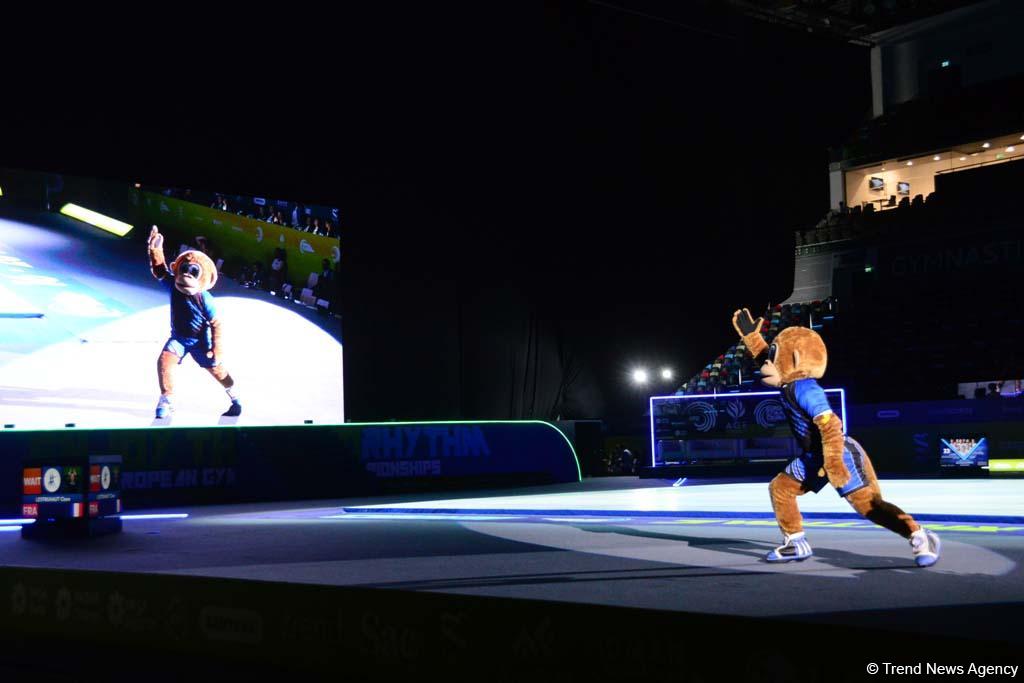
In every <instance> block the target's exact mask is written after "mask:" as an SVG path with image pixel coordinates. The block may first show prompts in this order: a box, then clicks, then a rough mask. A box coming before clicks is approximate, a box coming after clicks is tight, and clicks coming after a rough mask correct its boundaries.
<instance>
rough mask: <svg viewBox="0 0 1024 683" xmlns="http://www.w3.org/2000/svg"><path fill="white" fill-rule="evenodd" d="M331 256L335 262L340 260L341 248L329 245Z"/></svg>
mask: <svg viewBox="0 0 1024 683" xmlns="http://www.w3.org/2000/svg"><path fill="white" fill-rule="evenodd" d="M331 258H332V259H334V262H335V263H337V262H338V261H340V260H341V249H339V248H338V247H331Z"/></svg>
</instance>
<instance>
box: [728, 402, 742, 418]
mask: <svg viewBox="0 0 1024 683" xmlns="http://www.w3.org/2000/svg"><path fill="white" fill-rule="evenodd" d="M725 412H726V413H728V415H729V417H731V418H732V419H733V420H738V419H740V418H741V417H743V416H745V415H746V414H747V409H746V408H745V407H744V406H743V404H742V403H741V402H740V401H729V403H727V404H726V406H725Z"/></svg>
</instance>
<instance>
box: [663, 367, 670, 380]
mask: <svg viewBox="0 0 1024 683" xmlns="http://www.w3.org/2000/svg"><path fill="white" fill-rule="evenodd" d="M661 378H662V379H672V368H662V369H661Z"/></svg>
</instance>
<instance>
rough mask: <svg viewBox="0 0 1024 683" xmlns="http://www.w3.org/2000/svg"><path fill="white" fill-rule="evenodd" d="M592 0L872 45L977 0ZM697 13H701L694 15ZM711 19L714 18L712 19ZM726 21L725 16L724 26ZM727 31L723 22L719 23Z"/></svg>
mask: <svg viewBox="0 0 1024 683" xmlns="http://www.w3.org/2000/svg"><path fill="white" fill-rule="evenodd" d="M593 1H594V3H595V4H599V5H609V6H617V7H619V8H620V9H624V10H627V11H632V12H636V13H643V14H648V15H650V16H652V17H657V18H661V19H664V20H666V21H673V22H679V23H682V24H691V23H692V24H697V25H699V26H702V27H706V28H708V29H710V30H714V29H713V28H711V27H710V26H709V23H708V21H707V20H708V18H709V17H708V16H706V14H705V13H714V12H716V11H717V12H721V11H723V10H728V11H729V12H730V13H731V14H733V15H736V14H739V15H743V16H746V17H747V18H749V19H753V20H756V21H762V22H766V23H768V24H774V25H779V26H784V27H789V28H792V29H794V30H798V31H803V32H807V33H818V34H821V35H825V36H833V37H836V38H840V39H842V40H847V41H851V42H854V43H858V44H862V45H868V46H869V45H871V44H872V42H873V41H872V39H871V36H872V35H873V34H875V33H878V32H880V31H884V30H886V29H890V28H893V27H895V26H902V25H904V24H909V23H911V22H915V21H920V20H922V19H927V18H929V17H933V16H936V15H938V14H942V13H944V12H948V11H951V10H955V9H960V8H962V7H967V6H969V5H977V4H984V3H983V2H979V0H700V2H696V3H666V2H656V1H648V0H637V1H633V0H611V1H610V2H604V1H603V0H593ZM698 15H699V16H698ZM712 23H713V22H712ZM729 23H730V22H729V19H728V18H727V17H723V24H725V25H728V24H729ZM720 28H721V29H722V30H723V32H725V33H728V32H729V31H728V29H727V28H726V26H721V27H720Z"/></svg>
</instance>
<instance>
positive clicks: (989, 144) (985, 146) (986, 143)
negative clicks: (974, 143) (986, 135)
mask: <svg viewBox="0 0 1024 683" xmlns="http://www.w3.org/2000/svg"><path fill="white" fill-rule="evenodd" d="M981 146H982V147H983V148H985V149H988V148H989V147H991V146H992V143H990V142H983V143H981Z"/></svg>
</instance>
